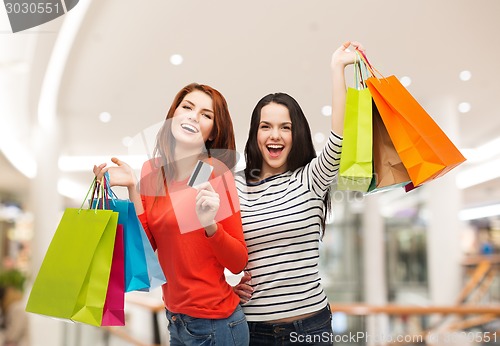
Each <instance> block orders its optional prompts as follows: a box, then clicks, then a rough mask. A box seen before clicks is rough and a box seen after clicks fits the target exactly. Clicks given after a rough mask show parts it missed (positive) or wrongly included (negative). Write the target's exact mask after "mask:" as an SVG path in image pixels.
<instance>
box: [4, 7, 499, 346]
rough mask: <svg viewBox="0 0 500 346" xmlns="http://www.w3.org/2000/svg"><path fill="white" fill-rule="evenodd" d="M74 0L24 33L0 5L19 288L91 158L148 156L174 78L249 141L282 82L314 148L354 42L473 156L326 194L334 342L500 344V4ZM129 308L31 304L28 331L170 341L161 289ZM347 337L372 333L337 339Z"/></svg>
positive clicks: (77, 193)
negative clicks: (223, 108) (62, 314)
mask: <svg viewBox="0 0 500 346" xmlns="http://www.w3.org/2000/svg"><path fill="white" fill-rule="evenodd" d="M73 3H75V2H74V1H73ZM76 3H77V4H76V6H75V7H74V8H72V9H71V10H70V11H68V12H67V13H66V14H64V15H62V16H60V17H59V18H56V19H54V20H52V21H49V22H47V23H45V24H42V25H39V26H36V27H33V28H30V29H26V30H22V31H19V32H16V33H13V32H12V29H11V25H10V22H9V18H8V16H7V13H6V12H5V11H4V10H3V7H2V8H1V9H0V256H1V257H0V258H1V262H0V269H1V270H2V273H6V272H12V271H16V272H19V273H21V274H22V279H23V280H25V281H24V285H23V289H24V294H25V298H26V295H27V294H28V293H29V290H30V285H31V284H32V282H33V280H34V278H35V277H36V274H37V272H38V269H39V267H40V265H41V263H42V260H43V258H44V255H45V252H46V250H47V247H48V245H49V243H50V241H51V239H52V236H53V235H54V231H55V229H56V228H57V225H58V222H59V220H60V218H61V215H62V213H63V211H64V210H65V209H66V208H72V207H78V206H79V205H80V204H81V202H82V201H83V200H84V199H85V193H86V191H87V189H88V186H89V185H90V183H91V182H92V179H93V174H92V167H93V165H94V164H97V163H102V162H110V158H111V157H112V156H117V157H119V158H121V159H123V160H124V161H127V162H129V163H130V164H131V165H132V166H133V167H134V168H135V169H137V170H139V169H140V167H141V163H142V162H143V161H144V160H145V159H146V158H147V157H148V155H150V154H151V145H152V141H154V135H155V133H156V132H155V131H156V129H157V128H158V124H161V122H162V120H163V119H164V116H165V114H166V112H167V110H168V108H167V107H168V106H169V105H170V102H171V101H172V98H173V96H174V95H175V93H176V92H177V91H178V90H179V89H180V88H181V87H183V86H184V85H186V84H188V83H190V82H193V81H196V82H200V83H203V84H209V85H212V86H214V87H216V88H217V89H218V90H219V91H221V92H222V94H223V95H224V96H225V97H226V98H227V100H228V104H229V108H230V110H231V113H232V117H233V122H234V128H235V132H236V141H237V149H238V152H239V153H240V154H242V153H243V149H244V145H245V141H246V138H247V133H248V126H249V119H250V115H251V111H252V109H253V107H254V105H255V103H256V102H257V101H258V100H259V99H260V98H261V97H262V96H263V95H266V94H267V93H270V92H276V91H283V92H287V93H289V94H291V95H293V96H294V97H295V98H296V99H297V100H298V101H299V103H300V104H301V106H302V107H303V109H304V111H305V113H306V115H307V117H308V120H309V122H310V125H311V131H312V135H313V139H314V142H315V145H316V148H317V150H318V151H321V149H322V147H323V145H324V143H325V138H326V136H327V134H328V125H327V124H329V117H330V111H331V109H330V108H329V105H330V102H331V100H330V95H331V85H330V58H331V54H332V52H333V51H334V50H335V49H336V48H337V47H338V46H340V44H341V43H342V42H344V41H346V40H356V41H359V42H362V43H363V45H364V47H365V48H366V51H367V55H368V57H369V58H370V60H371V62H372V64H373V65H374V66H376V67H377V69H378V70H379V71H380V72H381V73H382V74H383V75H386V76H388V75H396V76H397V77H398V78H399V79H400V81H401V82H402V83H403V84H404V85H405V86H406V87H407V89H408V90H409V91H410V93H411V94H412V95H413V96H414V97H415V98H416V100H418V102H419V103H420V104H421V105H422V106H423V107H424V108H425V109H426V111H427V112H428V113H429V114H430V115H431V116H432V118H433V119H434V120H435V121H436V122H437V123H438V124H439V126H440V127H441V128H442V129H443V131H444V132H445V133H446V134H447V135H448V136H449V137H450V139H452V141H453V142H454V143H455V144H456V145H457V147H458V148H459V149H460V150H461V152H462V153H463V154H464V156H465V157H466V158H467V161H466V162H465V163H463V164H461V165H459V166H458V167H457V168H455V169H453V170H451V171H450V172H449V173H447V174H446V175H444V176H442V177H439V178H437V179H435V180H433V181H431V182H428V183H426V184H424V185H423V186H421V187H419V188H417V189H415V190H413V191H410V192H408V193H407V192H405V191H404V189H402V188H398V189H393V190H390V191H387V192H380V193H377V194H373V195H363V194H362V193H358V192H346V191H336V190H334V191H332V200H333V216H332V218H331V219H330V220H328V226H327V230H326V234H325V236H324V238H323V242H322V243H321V271H322V280H323V284H324V287H325V289H326V290H327V295H328V297H329V300H330V302H331V304H332V308H333V311H334V316H333V326H334V331H335V333H336V334H337V335H339V342H337V343H336V344H338V345H353V344H358V345H386V344H389V341H394V342H392V343H390V344H391V345H394V344H400V345H403V344H405V345H417V344H424V341H425V342H426V344H428V345H447V344H449V345H500V270H499V269H500V149H499V148H500V114H498V113H499V110H500V97H499V96H500V85H499V83H498V76H499V75H500V67H499V65H498V64H496V63H494V61H495V57H498V56H499V54H500V41H499V40H498V37H497V36H498V32H500V22H499V21H498V14H499V13H500V2H498V1H497V0H482V1H480V2H473V1H469V0H444V1H439V2H436V1H432V0H421V1H401V0H387V1H383V2H370V1H357V2H348V1H343V2H340V1H331V0H318V1H315V2H310V1H289V0H276V1H272V2H269V1H261V0H257V1H251V2H246V3H241V2H234V1H229V0H223V1H217V2H215V3H214V2H212V3H209V2H206V1H205V2H203V1H200V0H192V1H191V0H188V1H182V2H171V1H163V0H147V1H139V0H81V1H79V2H78V1H76ZM497 53H499V54H497ZM346 75H347V81H348V82H349V84H350V81H351V80H353V78H352V77H353V74H352V69H351V68H347V69H346ZM242 162H243V161H240V164H239V166H238V168H239V169H240V168H243V165H242ZM116 192H117V194H118V195H120V196H124V194H123V193H124V191H122V190H120V189H118V188H117V189H116ZM2 280H3V278H2ZM228 280H229V281H230V282H231V283H236V282H238V277H237V276H233V275H228ZM125 310H126V319H127V323H126V326H125V327H116V328H97V327H92V326H88V325H84V324H78V323H68V322H65V321H59V320H55V319H52V318H48V317H44V316H40V315H35V314H28V319H29V327H30V334H31V343H30V344H31V345H32V346H79V345H82V346H88V345H93V346H100V345H103V346H104V345H117V346H122V345H123V346H125V345H155V344H156V345H159V344H161V345H167V344H168V341H167V340H168V337H167V327H166V324H167V321H166V318H165V315H164V311H163V308H162V301H161V293H160V291H158V290H154V291H153V292H149V293H146V292H133V293H127V297H126V309H125ZM352 333H366V334H365V335H369V336H370V337H369V338H360V339H359V340H357V341H356V342H353V341H352V340H349V339H342V338H341V337H342V336H343V335H344V336H345V335H352ZM440 333H441V334H440ZM446 333H448V334H446ZM450 333H452V334H450ZM438 335H448V336H449V335H453V337H454V338H455V339H453V340H452V341H450V340H447V341H445V339H444V337H443V338H441V339H439V338H437V339H435V340H434V341H433V340H429V339H432V336H438ZM397 336H399V337H403V336H404V337H403V338H402V340H400V339H401V338H400V339H398V340H395V339H394V340H393V339H390V338H391V337H394V338H396V337H397ZM422 337H423V339H422ZM419 338H420V339H419ZM436 340H437V341H436ZM395 341H398V342H399V343H396V342H395Z"/></svg>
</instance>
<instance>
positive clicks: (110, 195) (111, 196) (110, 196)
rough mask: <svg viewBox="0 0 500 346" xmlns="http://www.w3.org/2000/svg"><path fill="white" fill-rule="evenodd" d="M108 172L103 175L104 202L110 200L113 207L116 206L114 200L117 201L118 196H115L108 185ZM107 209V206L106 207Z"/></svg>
mask: <svg viewBox="0 0 500 346" xmlns="http://www.w3.org/2000/svg"><path fill="white" fill-rule="evenodd" d="M109 180H110V178H109V172H108V171H106V173H104V182H105V187H104V188H105V191H106V197H107V199H106V200H110V201H111V203H113V206H115V205H116V203H115V200H117V199H118V196H117V195H116V193H115V192H114V191H113V190H112V189H111V185H110V183H109ZM108 207H109V206H108Z"/></svg>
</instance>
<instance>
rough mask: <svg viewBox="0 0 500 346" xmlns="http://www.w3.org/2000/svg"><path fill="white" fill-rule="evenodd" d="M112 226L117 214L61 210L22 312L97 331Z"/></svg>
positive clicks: (111, 246)
mask: <svg viewBox="0 0 500 346" xmlns="http://www.w3.org/2000/svg"><path fill="white" fill-rule="evenodd" d="M94 185H95V179H94V182H93V185H92V186H91V189H92V187H94ZM89 192H90V190H89ZM87 196H88V193H87ZM87 196H86V197H85V199H87ZM82 207H83V203H82ZM117 224H118V213H116V212H113V211H111V210H99V209H82V208H81V207H80V209H76V208H68V209H66V210H65V211H64V214H63V216H62V219H61V221H60V223H59V226H58V227H57V229H56V232H55V234H54V237H53V238H52V241H51V243H50V245H49V248H48V250H47V253H46V254H45V258H44V260H43V262H42V265H41V267H40V270H39V272H38V275H37V277H36V279H35V282H34V283H33V288H32V289H31V292H30V295H29V299H28V303H27V305H26V311H28V312H33V313H37V314H41V315H47V316H52V317H57V318H62V319H67V320H71V321H75V322H82V323H87V324H91V325H95V326H100V325H101V321H102V316H103V308H104V302H105V300H106V292H107V288H108V281H109V276H110V271H111V262H112V258H113V249H114V242H115V237H116V228H117Z"/></svg>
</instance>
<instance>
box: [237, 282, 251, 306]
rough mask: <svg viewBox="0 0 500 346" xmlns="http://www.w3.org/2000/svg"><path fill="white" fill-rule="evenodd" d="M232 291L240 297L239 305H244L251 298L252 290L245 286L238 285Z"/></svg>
mask: <svg viewBox="0 0 500 346" xmlns="http://www.w3.org/2000/svg"><path fill="white" fill-rule="evenodd" d="M233 290H234V293H236V294H237V295H238V297H240V302H241V303H246V302H248V301H249V300H250V299H251V298H252V293H253V288H252V287H251V286H249V285H247V284H238V285H236V286H234V287H233Z"/></svg>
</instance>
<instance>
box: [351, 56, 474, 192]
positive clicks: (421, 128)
mask: <svg viewBox="0 0 500 346" xmlns="http://www.w3.org/2000/svg"><path fill="white" fill-rule="evenodd" d="M360 53H361V56H362V57H363V59H364V61H365V63H366V65H367V66H368V67H369V68H370V72H371V74H372V76H371V77H370V78H368V79H367V80H366V83H367V85H368V88H369V89H370V93H371V95H372V97H373V100H374V101H375V104H376V105H377V108H378V111H379V112H380V115H381V117H382V120H383V122H384V125H385V127H386V129H387V132H388V133H389V136H390V137H391V140H392V142H393V144H394V147H395V148H396V150H397V152H398V154H399V156H400V158H401V161H402V162H403V164H404V165H405V167H406V169H407V170H408V174H409V176H410V178H411V180H412V183H413V185H414V186H419V185H421V184H423V183H425V182H428V181H430V180H432V179H435V178H437V177H440V176H442V175H443V174H445V173H447V172H448V171H450V170H451V169H453V168H454V167H456V166H458V165H459V164H460V163H462V162H464V161H465V157H464V156H463V155H462V154H461V153H460V151H459V150H458V149H457V148H456V147H455V145H454V144H453V143H452V142H451V140H450V139H449V138H448V137H447V136H446V134H445V133H444V132H443V130H441V128H440V127H439V126H438V125H437V124H436V122H435V121H434V120H433V119H432V118H431V117H430V115H429V114H428V113H427V112H426V111H425V110H424V109H423V108H422V106H420V104H419V103H418V102H417V101H416V100H415V99H414V98H413V96H412V95H411V94H410V93H409V92H408V90H406V89H405V87H404V86H403V85H401V83H400V82H399V80H398V79H397V78H396V77H395V76H389V77H383V76H382V75H381V74H380V73H379V75H380V76H381V78H377V77H376V76H375V73H374V72H375V71H376V70H375V69H374V68H373V66H371V64H370V63H369V62H368V59H366V56H365V55H364V53H363V52H360Z"/></svg>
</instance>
